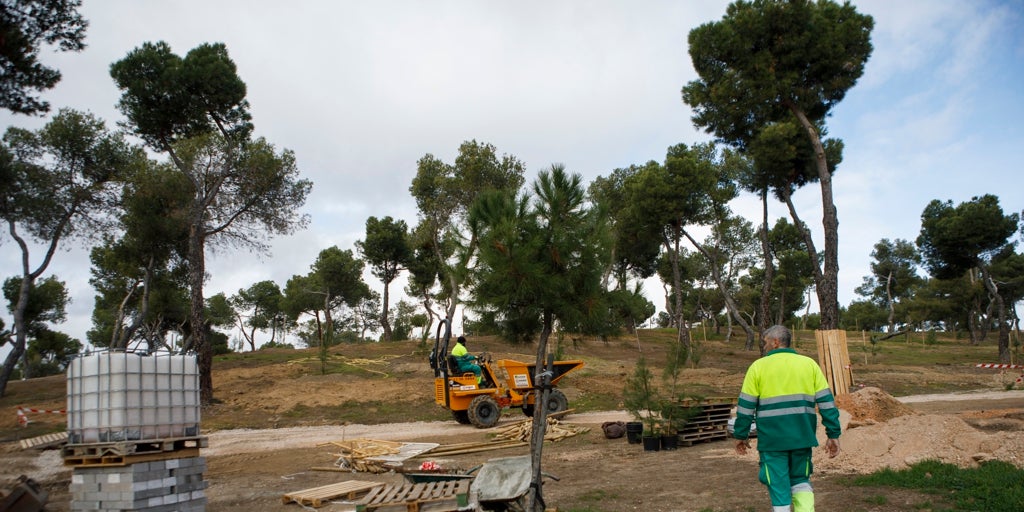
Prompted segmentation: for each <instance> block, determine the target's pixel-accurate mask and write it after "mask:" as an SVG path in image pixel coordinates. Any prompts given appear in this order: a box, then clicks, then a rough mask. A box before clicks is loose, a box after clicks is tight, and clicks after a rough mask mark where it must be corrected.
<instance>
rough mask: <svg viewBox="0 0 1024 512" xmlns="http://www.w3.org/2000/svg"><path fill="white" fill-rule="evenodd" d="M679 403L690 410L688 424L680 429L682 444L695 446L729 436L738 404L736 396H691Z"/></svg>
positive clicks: (680, 441)
mask: <svg viewBox="0 0 1024 512" xmlns="http://www.w3.org/2000/svg"><path fill="white" fill-rule="evenodd" d="M679 405H680V406H682V407H685V408H687V410H688V414H687V416H688V418H687V420H686V425H684V426H683V428H681V429H679V431H678V434H679V443H680V444H681V445H683V446H693V444H694V443H698V442H702V441H714V440H717V439H725V438H727V437H729V431H728V429H727V427H728V425H729V418H730V416H732V408H733V407H734V406H735V405H736V399H735V398H702V399H692V398H690V399H685V400H680V402H679Z"/></svg>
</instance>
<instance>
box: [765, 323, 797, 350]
mask: <svg viewBox="0 0 1024 512" xmlns="http://www.w3.org/2000/svg"><path fill="white" fill-rule="evenodd" d="M761 338H763V339H764V346H765V348H767V349H768V350H773V349H775V348H788V347H789V344H790V342H791V341H792V339H793V335H792V334H791V333H790V332H789V329H786V327H785V326H782V325H773V326H771V327H769V328H767V329H765V330H764V334H762V335H761Z"/></svg>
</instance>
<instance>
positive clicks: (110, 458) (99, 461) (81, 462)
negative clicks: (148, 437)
mask: <svg viewBox="0 0 1024 512" xmlns="http://www.w3.org/2000/svg"><path fill="white" fill-rule="evenodd" d="M198 456H199V448H184V449H181V450H175V451H171V452H150V453H136V454H131V455H117V454H107V455H71V456H68V455H65V456H64V465H65V466H74V467H93V466H96V467H100V466H128V465H131V464H136V463H139V462H150V461H155V460H170V459H187V458H191V457H198Z"/></svg>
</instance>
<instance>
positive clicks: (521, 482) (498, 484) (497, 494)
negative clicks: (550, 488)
mask: <svg viewBox="0 0 1024 512" xmlns="http://www.w3.org/2000/svg"><path fill="white" fill-rule="evenodd" d="M532 469H533V468H532V466H531V464H530V456H529V455H520V456H517V457H501V458H497V459H490V460H488V461H487V462H485V463H483V465H481V466H480V469H479V471H477V473H476V478H474V479H473V482H472V483H471V484H470V489H472V490H473V491H475V492H476V497H477V500H478V501H479V503H480V506H481V507H482V508H483V510H490V511H495V512H505V511H507V512H513V511H525V510H526V502H525V500H526V494H527V491H529V490H530V481H531V479H532ZM542 475H543V476H545V477H548V478H550V479H552V480H558V477H556V476H554V475H550V474H547V473H542Z"/></svg>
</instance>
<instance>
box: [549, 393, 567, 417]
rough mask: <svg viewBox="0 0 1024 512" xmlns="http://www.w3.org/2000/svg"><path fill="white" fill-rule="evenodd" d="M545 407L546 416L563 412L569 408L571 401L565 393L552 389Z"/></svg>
mask: <svg viewBox="0 0 1024 512" xmlns="http://www.w3.org/2000/svg"><path fill="white" fill-rule="evenodd" d="M544 406H545V407H544V414H554V413H556V412H562V411H564V410H566V409H568V408H569V399H568V398H566V397H565V393H562V392H561V391H559V390H557V389H552V390H551V391H549V392H548V401H547V403H546V404H544Z"/></svg>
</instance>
